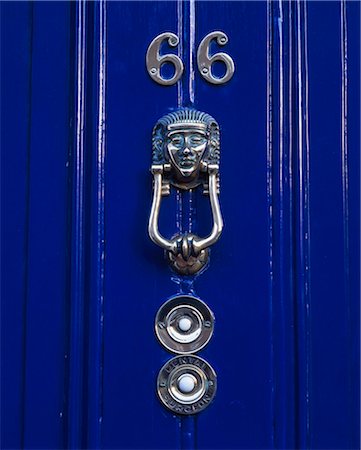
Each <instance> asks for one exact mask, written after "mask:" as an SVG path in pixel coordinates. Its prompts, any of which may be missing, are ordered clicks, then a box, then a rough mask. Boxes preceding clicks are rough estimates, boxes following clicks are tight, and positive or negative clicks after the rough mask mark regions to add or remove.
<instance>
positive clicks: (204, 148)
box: [148, 109, 223, 275]
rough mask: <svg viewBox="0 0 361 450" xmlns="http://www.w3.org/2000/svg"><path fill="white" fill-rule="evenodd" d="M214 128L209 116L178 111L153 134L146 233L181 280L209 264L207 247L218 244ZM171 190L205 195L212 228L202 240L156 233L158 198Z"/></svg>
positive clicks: (219, 223) (216, 136) (216, 135)
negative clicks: (151, 198) (208, 202)
mask: <svg viewBox="0 0 361 450" xmlns="http://www.w3.org/2000/svg"><path fill="white" fill-rule="evenodd" d="M219 154H220V149H219V127H218V124H217V122H216V121H215V120H214V119H213V117H211V116H210V115H209V114H206V113H202V112H200V111H197V110H193V109H180V110H178V111H176V112H174V113H170V114H167V115H166V116H164V117H162V118H161V119H160V120H159V121H158V122H157V124H156V126H155V127H154V130H153V164H152V166H151V172H152V174H153V180H154V184H153V190H154V193H153V202H152V208H151V213H150V218H149V225H148V232H149V236H150V238H151V240H152V241H153V242H154V243H155V244H157V245H159V246H160V247H162V248H164V249H165V251H166V255H167V258H168V261H169V263H170V264H171V266H172V268H173V269H174V270H175V271H176V272H178V273H180V274H183V275H192V274H195V273H197V272H199V271H200V270H201V269H202V268H203V267H204V266H205V265H206V264H207V261H208V255H209V247H210V246H211V245H213V244H214V243H215V242H217V240H218V239H219V237H220V235H221V233H222V229H223V219H222V214H221V208H220V204H219V198H218V190H219V188H218V185H219ZM171 186H174V187H177V188H179V189H181V190H189V189H195V188H197V187H203V192H204V193H207V194H209V199H210V203H211V211H212V218H213V227H212V231H211V233H210V234H209V235H208V236H207V237H205V238H202V237H199V236H197V235H195V234H191V233H185V234H182V235H177V236H176V237H174V238H172V239H168V238H165V237H164V236H163V235H162V234H161V233H160V231H159V226H158V220H159V212H160V207H161V201H162V197H163V196H164V195H168V194H169V193H170V188H171Z"/></svg>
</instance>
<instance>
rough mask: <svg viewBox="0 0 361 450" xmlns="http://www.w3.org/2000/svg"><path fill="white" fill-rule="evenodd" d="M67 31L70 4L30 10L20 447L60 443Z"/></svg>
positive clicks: (69, 103) (69, 102) (68, 85)
mask: <svg viewBox="0 0 361 450" xmlns="http://www.w3.org/2000/svg"><path fill="white" fill-rule="evenodd" d="M70 32H71V28H70V5H69V4H66V3H45V4H34V5H33V35H32V52H31V58H32V63H31V64H32V73H31V78H30V80H31V99H30V103H29V108H30V121H31V122H30V131H29V169H28V170H29V185H28V201H29V206H28V211H27V220H28V223H29V225H28V230H27V233H28V250H27V265H28V270H27V280H26V294H25V295H26V297H25V299H26V300H25V301H26V317H25V320H26V325H25V333H26V334H25V355H24V397H23V403H22V405H21V409H22V413H23V415H24V418H23V442H22V445H23V446H24V448H34V447H36V448H58V447H59V446H64V444H65V442H64V406H65V405H64V377H65V359H64V356H65V353H66V328H65V326H64V325H65V323H66V310H67V306H66V291H67V288H66V276H67V274H66V259H67V241H68V231H67V215H66V210H67V200H68V190H67V179H68V170H69V169H68V146H69V132H68V130H69V122H70V108H71V107H72V97H71V96H70V95H69V94H70V92H71V82H70V76H71V74H70V71H69V61H70V58H71V46H70V44H71V42H70ZM14 281H15V280H14Z"/></svg>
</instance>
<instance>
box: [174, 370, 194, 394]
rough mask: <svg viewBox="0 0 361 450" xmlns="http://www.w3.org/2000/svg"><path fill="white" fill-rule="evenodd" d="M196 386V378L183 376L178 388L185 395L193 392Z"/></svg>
mask: <svg viewBox="0 0 361 450" xmlns="http://www.w3.org/2000/svg"><path fill="white" fill-rule="evenodd" d="M195 385H196V383H195V378H194V377H193V376H192V375H182V376H181V377H180V378H179V380H178V388H179V390H180V391H181V392H183V394H189V393H190V392H192V391H193V389H194V387H195Z"/></svg>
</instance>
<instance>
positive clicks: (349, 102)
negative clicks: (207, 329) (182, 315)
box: [1, 0, 360, 449]
mask: <svg viewBox="0 0 361 450" xmlns="http://www.w3.org/2000/svg"><path fill="white" fill-rule="evenodd" d="M359 8H360V6H359V4H358V3H356V2H344V1H341V2H301V1H296V2H291V1H280V2H267V3H266V2H193V1H191V2H182V1H178V2H159V3H158V2H157V3H156V2H105V0H102V1H100V2H78V3H75V2H74V3H73V2H69V3H43V2H38V3H34V4H31V5H30V4H27V3H3V4H1V13H2V24H3V26H2V31H1V32H2V52H1V58H2V67H5V69H4V70H3V76H2V99H3V105H2V111H3V112H2V130H3V132H2V147H3V149H4V148H5V149H6V151H4V150H3V151H2V168H1V170H2V187H3V190H2V212H3V214H2V218H1V220H2V258H3V260H5V261H6V267H5V269H4V270H3V272H4V276H3V278H2V297H3V304H2V316H4V315H6V319H5V320H4V319H3V321H2V322H3V323H2V330H1V332H2V346H3V347H2V348H3V351H2V365H3V367H4V368H3V370H2V447H4V448H21V447H24V448H68V447H69V448H157V449H158V448H174V449H177V448H178V449H179V448H184V449H192V448H199V449H202V448H204V449H209V448H219V449H221V448H222V449H223V448H358V447H359V433H358V431H359V400H358V399H359V387H358V381H359V304H358V300H359V270H360V265H359V257H360V253H359V243H360V230H359V228H360V227H359V225H360V224H359V213H360V209H359V208H360V207H359V203H360V193H359V176H360V173H359V167H360V166H359V163H360V160H359V146H360V140H359V120H360V113H359V105H358V102H356V101H355V99H356V98H359V93H360V91H359V75H360V58H359V41H358V33H359ZM216 29H222V30H223V31H225V32H226V33H227V34H228V36H229V38H230V41H229V43H228V44H227V46H226V47H225V48H224V49H222V50H224V51H226V52H227V53H229V54H230V55H231V56H232V57H233V58H234V60H235V64H236V72H235V75H234V78H233V79H232V80H231V81H230V83H229V84H227V85H225V86H212V85H209V84H207V83H206V82H205V81H204V80H203V78H202V77H201V75H200V74H199V72H198V70H197V67H196V61H195V53H196V49H197V45H198V44H199V42H200V40H201V39H202V38H203V37H204V36H205V35H206V34H207V33H209V32H210V31H213V30H216ZM135 30H136V32H135ZM165 30H169V31H174V32H177V33H178V34H179V36H180V37H181V45H180V47H179V49H178V52H179V54H180V55H181V56H182V57H183V59H184V62H185V67H186V70H185V75H184V77H183V79H182V82H181V83H179V85H178V86H172V87H167V88H166V87H162V86H159V85H157V84H155V83H153V82H152V81H151V79H150V78H149V76H148V74H147V72H146V69H145V64H144V55H145V52H146V49H147V46H148V44H149V42H150V41H151V40H152V39H153V38H154V37H155V36H156V35H157V34H159V33H160V32H162V31H165ZM163 50H164V51H165V52H166V51H168V50H169V49H168V48H167V46H166V45H165V47H164V49H163ZM213 50H214V51H217V48H216V46H215V47H214V49H213ZM218 69H219V68H217V69H216V70H218ZM177 105H178V106H182V105H194V106H195V107H197V108H199V109H201V110H205V111H207V112H210V113H211V114H213V115H214V116H215V118H216V119H217V120H218V121H219V123H220V126H221V133H222V134H221V138H222V159H221V164H222V168H221V175H222V178H221V204H222V209H223V214H224V219H225V230H224V233H223V235H222V238H221V240H220V241H219V243H218V244H217V245H216V246H215V247H214V249H213V251H212V255H211V264H210V267H209V268H208V270H207V271H206V272H205V273H204V274H202V275H201V276H200V277H198V278H197V279H196V280H195V281H194V280H187V281H184V280H181V279H180V277H175V276H174V275H172V274H171V272H170V271H169V269H168V268H167V267H166V264H165V261H164V260H163V258H162V252H161V250H160V249H158V248H156V247H155V246H154V245H153V244H152V243H151V242H150V240H149V238H148V236H147V220H148V214H149V208H150V202H151V177H150V174H149V165H150V156H151V155H150V153H151V149H150V142H151V130H152V126H153V125H154V123H155V121H156V120H157V119H158V118H159V117H160V116H161V115H162V114H164V113H166V112H168V111H169V110H170V109H172V108H174V107H176V106H177ZM4 111H5V113H4ZM4 130H5V131H4ZM14 205H16V207H14ZM4 212H5V213H6V214H4ZM209 227H210V217H209V205H208V203H207V202H206V201H205V198H204V197H203V196H198V195H194V194H191V195H180V193H176V194H174V195H173V196H172V197H171V198H169V199H167V200H166V201H165V202H164V209H163V210H162V217H161V229H162V230H163V231H164V233H165V234H169V235H171V234H173V233H174V232H176V231H180V230H184V229H189V230H190V229H192V230H195V231H197V232H199V233H201V234H204V233H206V232H207V231H208V230H209ZM193 281H194V282H193ZM178 292H187V293H195V294H197V295H199V296H200V297H201V298H202V299H203V300H205V301H206V302H207V303H208V304H209V305H210V307H211V308H212V309H213V311H214V312H215V315H216V329H215V334H214V336H213V338H212V340H211V342H210V343H209V345H208V346H207V347H206V348H205V349H204V350H203V351H202V356H203V357H205V358H206V359H207V360H208V361H209V362H210V363H211V364H212V365H213V366H214V368H215V369H216V371H217V373H218V379H219V389H218V393H217V396H216V399H215V402H214V404H213V405H211V406H210V407H209V408H208V409H207V410H205V411H204V412H203V413H202V414H201V415H200V416H199V417H196V418H193V417H190V418H178V417H175V416H172V415H171V414H169V413H168V412H167V411H166V410H165V409H163V407H162V406H161V405H160V403H159V401H158V400H157V398H156V395H155V380H156V376H157V373H158V371H159V369H160V367H161V366H162V364H163V363H164V362H165V361H167V360H169V358H170V357H171V355H170V354H168V353H167V352H165V351H164V350H163V349H162V348H161V347H160V346H159V344H158V343H157V342H156V339H155V337H154V335H153V320H154V316H155V313H156V311H157V309H158V307H159V306H160V304H161V303H162V302H163V301H165V300H166V299H167V298H168V297H169V296H171V295H172V294H175V293H178Z"/></svg>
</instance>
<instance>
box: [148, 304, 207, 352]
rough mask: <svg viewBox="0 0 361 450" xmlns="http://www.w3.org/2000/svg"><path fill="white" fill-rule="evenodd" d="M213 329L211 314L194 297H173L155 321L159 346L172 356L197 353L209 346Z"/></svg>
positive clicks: (205, 306)
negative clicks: (171, 353) (174, 354)
mask: <svg viewBox="0 0 361 450" xmlns="http://www.w3.org/2000/svg"><path fill="white" fill-rule="evenodd" d="M213 329H214V315H213V313H212V311H211V310H210V309H209V308H208V306H207V305H206V304H205V303H203V302H202V301H201V300H199V299H198V298H196V297H193V296H191V295H179V296H176V297H172V298H171V299H170V300H168V301H167V302H166V303H164V305H162V306H161V307H160V309H159V311H158V313H157V316H156V319H155V333H156V335H157V337H158V339H159V341H160V343H161V344H162V345H163V346H164V347H165V348H166V349H167V350H169V351H171V352H173V353H180V354H188V353H196V352H198V351H199V350H201V349H202V348H203V347H204V346H205V345H206V344H207V343H208V342H209V340H210V338H211V337H212V334H213Z"/></svg>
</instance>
